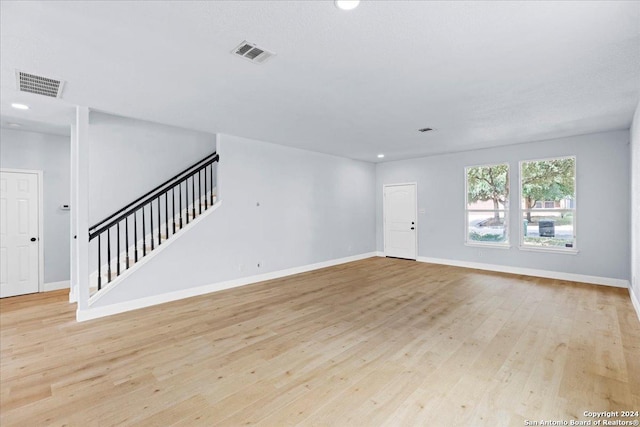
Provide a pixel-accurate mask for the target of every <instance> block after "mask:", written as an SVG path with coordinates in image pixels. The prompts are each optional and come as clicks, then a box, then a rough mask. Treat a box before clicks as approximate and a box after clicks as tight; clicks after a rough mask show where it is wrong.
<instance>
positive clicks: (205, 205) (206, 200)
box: [204, 166, 209, 211]
mask: <svg viewBox="0 0 640 427" xmlns="http://www.w3.org/2000/svg"><path fill="white" fill-rule="evenodd" d="M208 167H209V166H205V167H204V210H205V211H206V210H207V209H209V198H208V197H207V168H208Z"/></svg>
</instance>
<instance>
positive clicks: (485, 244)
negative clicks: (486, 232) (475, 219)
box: [464, 161, 511, 249]
mask: <svg viewBox="0 0 640 427" xmlns="http://www.w3.org/2000/svg"><path fill="white" fill-rule="evenodd" d="M500 165H506V166H507V177H508V178H509V183H511V165H510V164H509V162H506V161H505V162H498V163H487V164H483V165H471V166H465V168H464V245H465V246H475V247H482V248H497V249H509V248H511V227H510V226H509V225H510V223H511V216H510V215H509V212H510V211H511V188H509V209H498V212H504V217H505V221H506V223H507V224H508V225H507V240H506V241H505V242H495V243H491V242H477V241H473V240H469V212H495V209H469V208H468V206H469V204H468V203H467V195H468V194H469V183H468V180H467V177H468V172H467V171H468V170H469V169H471V168H481V167H489V166H500Z"/></svg>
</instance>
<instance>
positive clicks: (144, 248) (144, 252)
mask: <svg viewBox="0 0 640 427" xmlns="http://www.w3.org/2000/svg"><path fill="white" fill-rule="evenodd" d="M145 228H146V227H145V219H144V205H142V256H146V255H147V236H146V235H145V233H146V232H145Z"/></svg>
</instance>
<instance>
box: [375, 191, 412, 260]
mask: <svg viewBox="0 0 640 427" xmlns="http://www.w3.org/2000/svg"><path fill="white" fill-rule="evenodd" d="M402 185H413V186H414V188H415V189H416V194H415V196H416V198H415V206H416V212H415V218H416V230H415V231H416V232H415V236H416V261H417V260H418V240H419V239H418V231H419V228H418V227H419V226H420V221H418V183H417V182H416V181H414V182H399V183H394V184H382V251H383V252H382V253H383V254H384V256H387V232H386V229H385V227H386V224H387V221H386V219H387V212H386V211H387V209H386V202H385V199H384V190H385V189H386V188H387V187H398V186H402Z"/></svg>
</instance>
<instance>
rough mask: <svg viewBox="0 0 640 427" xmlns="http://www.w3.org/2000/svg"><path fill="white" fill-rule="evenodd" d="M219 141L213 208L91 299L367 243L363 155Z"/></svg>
mask: <svg viewBox="0 0 640 427" xmlns="http://www.w3.org/2000/svg"><path fill="white" fill-rule="evenodd" d="M220 143H221V146H220V148H219V152H220V156H221V160H220V164H219V169H218V171H219V176H218V179H219V189H220V196H221V200H222V202H223V203H222V205H221V206H220V208H219V209H217V210H216V211H215V212H213V213H212V214H211V215H209V216H207V217H206V218H203V220H202V221H201V222H200V223H198V224H196V225H195V227H194V228H193V229H192V230H190V231H188V232H186V233H185V235H184V236H183V237H181V238H179V239H177V240H176V241H175V242H174V243H173V244H171V245H170V246H168V247H166V249H165V250H164V251H162V252H160V253H159V254H158V255H157V256H156V257H154V258H153V259H151V260H150V261H149V262H148V263H147V264H146V265H144V267H143V268H141V269H139V270H138V271H136V272H134V273H133V274H131V276H129V277H128V278H126V279H124V280H123V281H122V282H121V283H120V284H119V285H118V286H116V287H115V288H113V289H112V290H110V291H109V292H108V293H106V294H104V296H102V297H101V298H100V299H99V300H97V301H96V302H95V304H94V305H93V306H94V307H103V306H107V305H109V304H114V303H120V302H124V301H128V300H131V299H136V298H142V297H149V296H153V295H158V294H162V293H168V292H176V291H180V290H182V289H187V288H194V287H198V286H204V285H209V284H214V283H219V282H223V281H227V280H232V279H237V278H242V277H249V276H253V275H257V274H263V273H269V272H275V271H280V270H285V269H289V268H294V267H299V266H306V265H309V264H314V263H318V262H323V261H328V260H334V259H338V258H343V257H348V256H352V255H357V254H363V253H370V252H373V251H374V250H375V193H374V182H375V166H374V165H373V164H371V163H365V162H361V161H355V160H349V159H345V158H340V157H334V156H329V155H325V154H318V153H313V152H309V151H304V150H299V149H293V148H287V147H283V146H279V145H274V144H269V143H266V142H261V141H256V140H249V139H244V138H239V137H234V136H227V135H221V141H220ZM258 263H259V264H260V267H258Z"/></svg>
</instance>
